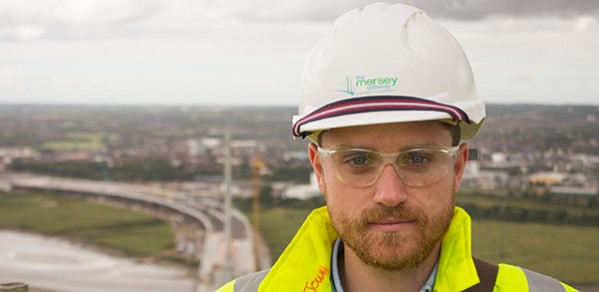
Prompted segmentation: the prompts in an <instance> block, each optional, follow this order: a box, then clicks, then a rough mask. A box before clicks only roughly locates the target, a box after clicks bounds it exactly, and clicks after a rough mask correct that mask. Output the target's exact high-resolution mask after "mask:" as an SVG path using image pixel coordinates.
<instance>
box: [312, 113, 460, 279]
mask: <svg viewBox="0 0 599 292" xmlns="http://www.w3.org/2000/svg"><path fill="white" fill-rule="evenodd" d="M321 144H322V145H321V146H322V147H324V148H328V149H339V148H365V149H370V150H374V151H378V152H383V153H391V152H398V151H402V150H405V149H410V148H415V147H422V146H426V147H431V146H432V147H450V146H452V145H451V136H450V134H449V131H448V130H447V128H446V127H445V126H444V125H442V124H441V123H439V122H412V123H395V124H383V125H372V126H360V127H349V128H339V129H333V130H328V131H326V132H324V133H323V134H322V143H321ZM310 159H311V162H312V166H313V167H314V171H315V173H316V176H317V178H318V183H319V188H320V190H321V191H322V192H323V194H324V195H325V198H326V200H327V205H328V208H329V213H330V216H331V220H332V222H333V226H334V227H335V229H336V230H337V232H338V233H339V236H340V237H341V239H342V240H343V242H344V244H345V246H346V247H348V248H350V249H351V251H349V252H353V253H354V254H355V255H356V256H357V257H358V258H359V259H360V260H361V261H362V262H363V263H365V264H367V265H370V266H373V267H377V268H383V269H386V270H403V269H410V268H415V267H417V266H418V265H419V264H420V263H421V262H422V261H423V260H424V259H426V258H427V257H428V256H429V255H430V254H431V252H432V250H433V249H434V248H435V247H437V246H438V245H439V244H440V241H441V238H442V237H443V235H444V234H445V232H446V231H447V228H448V227H449V224H450V222H451V219H452V217H453V207H454V195H455V192H457V189H458V187H459V183H460V180H461V177H462V173H463V169H464V165H465V163H466V159H467V147H466V146H465V145H464V146H462V147H460V149H459V151H458V153H457V154H456V158H455V159H451V160H450V162H449V163H450V167H449V171H448V172H447V174H446V175H445V176H443V177H442V178H441V179H440V180H439V181H436V182H434V183H432V184H430V185H426V186H419V187H409V186H407V185H405V183H404V182H403V181H402V180H401V179H400V177H399V176H398V175H397V173H396V171H395V169H394V168H393V167H392V166H391V165H386V166H384V168H383V170H382V172H381V173H380V176H379V177H378V179H377V180H376V181H375V182H374V183H373V184H372V185H370V186H367V187H356V186H352V185H351V183H348V182H342V181H341V180H339V179H338V177H337V175H338V174H337V169H336V165H335V164H334V162H333V160H332V158H331V157H320V156H319V154H318V150H317V148H316V146H315V145H311V146H310Z"/></svg>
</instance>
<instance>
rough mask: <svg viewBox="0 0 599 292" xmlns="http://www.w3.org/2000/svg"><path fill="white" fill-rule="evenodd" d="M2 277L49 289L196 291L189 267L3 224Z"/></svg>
mask: <svg viewBox="0 0 599 292" xmlns="http://www.w3.org/2000/svg"><path fill="white" fill-rule="evenodd" d="M0 282H1V283H7V282H24V283H27V284H28V285H29V287H30V288H33V289H41V290H51V291H65V292H68V291H92V292H93V291H111V292H112V291H195V284H196V283H195V280H194V279H193V275H190V273H189V272H188V271H187V270H184V269H179V268H175V267H167V266H159V265H152V264H144V263H136V262H135V261H134V260H132V259H127V258H118V257H114V256H110V255H106V254H102V253H100V252H97V251H94V250H90V249H86V248H84V247H81V246H79V245H76V244H73V243H70V242H67V241H65V240H61V239H57V238H48V237H43V236H40V235H34V234H27V233H20V232H15V231H3V230H0Z"/></svg>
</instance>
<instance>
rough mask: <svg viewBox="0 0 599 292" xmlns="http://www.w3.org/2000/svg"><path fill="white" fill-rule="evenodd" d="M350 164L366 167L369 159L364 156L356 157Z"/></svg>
mask: <svg viewBox="0 0 599 292" xmlns="http://www.w3.org/2000/svg"><path fill="white" fill-rule="evenodd" d="M348 162H349V163H350V164H353V165H364V164H366V163H367V162H368V159H366V157H364V156H356V157H353V158H351V159H349V160H348Z"/></svg>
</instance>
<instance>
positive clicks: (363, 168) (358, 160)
mask: <svg viewBox="0 0 599 292" xmlns="http://www.w3.org/2000/svg"><path fill="white" fill-rule="evenodd" d="M332 158H333V161H334V162H335V168H336V169H337V177H338V178H339V179H340V180H341V181H343V182H345V183H347V184H350V185H355V186H366V185H369V184H371V183H372V182H373V181H374V179H376V177H377V175H378V170H379V168H380V166H381V165H382V164H383V163H382V158H381V156H380V155H379V154H378V153H376V152H373V151H368V150H363V149H343V150H336V151H335V152H334V153H333V155H332Z"/></svg>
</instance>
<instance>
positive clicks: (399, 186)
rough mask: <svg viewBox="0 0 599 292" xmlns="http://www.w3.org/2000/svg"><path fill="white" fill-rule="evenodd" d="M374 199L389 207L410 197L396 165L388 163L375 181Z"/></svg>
mask: <svg viewBox="0 0 599 292" xmlns="http://www.w3.org/2000/svg"><path fill="white" fill-rule="evenodd" d="M373 186H374V191H375V193H374V197H373V200H374V201H375V202H376V203H378V204H383V205H385V206H387V207H395V206H397V205H399V204H401V203H403V202H405V201H406V200H407V199H408V194H407V192H406V189H405V184H404V183H403V182H402V181H401V179H400V177H399V175H398V174H397V171H396V170H395V167H394V166H393V165H391V164H387V165H385V166H384V167H383V170H382V171H381V174H380V175H379V177H378V178H377V180H376V181H375V182H374V185H373Z"/></svg>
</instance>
